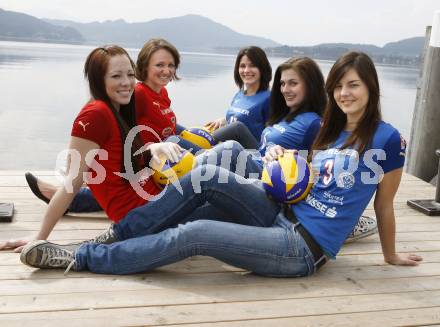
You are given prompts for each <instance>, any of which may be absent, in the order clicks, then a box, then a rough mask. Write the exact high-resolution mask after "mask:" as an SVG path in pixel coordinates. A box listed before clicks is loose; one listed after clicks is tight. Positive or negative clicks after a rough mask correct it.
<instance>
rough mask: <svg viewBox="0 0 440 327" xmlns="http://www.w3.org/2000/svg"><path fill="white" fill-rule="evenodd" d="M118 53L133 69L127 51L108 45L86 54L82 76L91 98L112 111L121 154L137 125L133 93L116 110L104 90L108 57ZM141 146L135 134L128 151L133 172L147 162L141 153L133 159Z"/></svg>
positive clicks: (123, 169) (122, 165)
mask: <svg viewBox="0 0 440 327" xmlns="http://www.w3.org/2000/svg"><path fill="white" fill-rule="evenodd" d="M118 55H122V56H126V57H127V58H128V60H129V61H130V64H131V66H132V68H133V70H134V69H135V65H134V62H133V61H132V60H131V58H130V56H129V55H128V53H127V51H125V50H124V49H123V48H121V47H119V46H117V45H108V46H103V47H99V48H96V49H94V50H93V51H92V52H91V53H90V54H89V55H88V56H87V59H86V62H85V64H84V77H85V78H86V79H87V80H88V82H89V89H90V94H91V96H92V98H93V99H95V100H101V101H103V102H105V103H106V104H107V106H108V107H109V108H110V110H111V111H112V113H113V116H114V117H115V119H116V121H117V123H118V127H119V131H120V135H121V143H122V147H123V154H124V151H125V147H124V144H125V140H126V138H127V135H128V133H129V131H130V129H131V128H133V127H135V126H136V125H137V122H136V109H135V101H134V94H133V96H132V98H131V100H130V103H129V104H127V105H121V107H120V109H119V111H118V110H116V108H115V107H114V106H113V104H112V102H111V100H110V98H109V96H108V94H107V92H106V90H105V80H104V77H105V74H106V73H107V69H108V64H109V61H110V58H112V57H114V56H118ZM141 146H142V141H141V139H140V137H139V134H137V135H136V137H135V140H134V142H133V144H132V146H131V153H130V158H132V164H133V170H134V171H135V172H138V171H139V170H141V169H142V168H143V167H144V165H145V164H146V163H148V162H149V157H148V156H146V155H144V154H141V157H140V158H139V157H137V158H138V159H137V160H133V159H134V153H135V151H136V150H137V149H139V148H140V147H141ZM124 157H125V156H124V155H123V156H122V160H121V172H122V173H125V172H126V170H125V166H124Z"/></svg>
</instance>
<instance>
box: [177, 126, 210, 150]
mask: <svg viewBox="0 0 440 327" xmlns="http://www.w3.org/2000/svg"><path fill="white" fill-rule="evenodd" d="M180 137H181V138H182V139H184V140H187V141H188V142H191V143H193V144H195V145H197V146H198V147H200V148H202V149H211V148H212V147H213V146H214V145H215V144H216V143H217V142H215V140H214V137H213V136H212V134H211V133H210V132H209V131H208V130H207V129H205V128H198V127H192V128H189V129H185V130H184V131H182V133H180Z"/></svg>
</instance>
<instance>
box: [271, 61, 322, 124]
mask: <svg viewBox="0 0 440 327" xmlns="http://www.w3.org/2000/svg"><path fill="white" fill-rule="evenodd" d="M288 69H293V70H294V71H295V72H296V73H297V74H298V75H299V76H300V77H301V79H302V80H303V81H304V84H305V93H306V94H305V97H304V101H303V102H302V103H301V106H300V107H299V108H298V109H297V110H295V111H293V112H292V111H291V110H290V108H289V107H287V104H286V101H285V99H284V96H283V94H282V93H281V73H282V72H283V71H285V70H288ZM326 103H327V96H326V94H325V89H324V76H323V75H322V72H321V69H320V68H319V66H318V64H317V63H316V62H315V61H313V60H312V59H310V58H308V57H300V58H291V59H289V60H287V61H285V62H284V63H282V64H281V65H279V66H278V68H277V70H276V71H275V75H274V78H273V85H272V92H271V95H270V111H269V118H268V120H267V126H270V125H273V124H276V123H278V122H279V121H280V120H282V119H285V120H286V121H288V122H289V121H292V120H293V119H294V118H295V116H297V115H298V114H300V113H303V112H316V113H317V114H318V115H319V116H322V113H323V111H324V108H325V105H326Z"/></svg>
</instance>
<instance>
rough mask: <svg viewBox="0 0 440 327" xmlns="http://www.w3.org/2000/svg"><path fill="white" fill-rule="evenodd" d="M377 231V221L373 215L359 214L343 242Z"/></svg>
mask: <svg viewBox="0 0 440 327" xmlns="http://www.w3.org/2000/svg"><path fill="white" fill-rule="evenodd" d="M376 233H377V221H376V218H375V217H370V216H361V217H360V218H359V221H358V223H357V224H356V226H354V229H353V231H352V232H351V233H350V235H348V237H347V239H346V240H345V243H350V242H354V241H357V240H360V239H361V238H364V237H367V236H370V235H373V234H376Z"/></svg>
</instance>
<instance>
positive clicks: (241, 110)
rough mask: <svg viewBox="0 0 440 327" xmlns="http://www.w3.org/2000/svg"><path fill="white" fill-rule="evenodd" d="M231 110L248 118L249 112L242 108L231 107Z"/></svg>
mask: <svg viewBox="0 0 440 327" xmlns="http://www.w3.org/2000/svg"><path fill="white" fill-rule="evenodd" d="M231 110H232V111H233V112H235V113H237V114H241V115H245V116H249V110H246V109H243V108H234V107H232V108H231Z"/></svg>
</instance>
